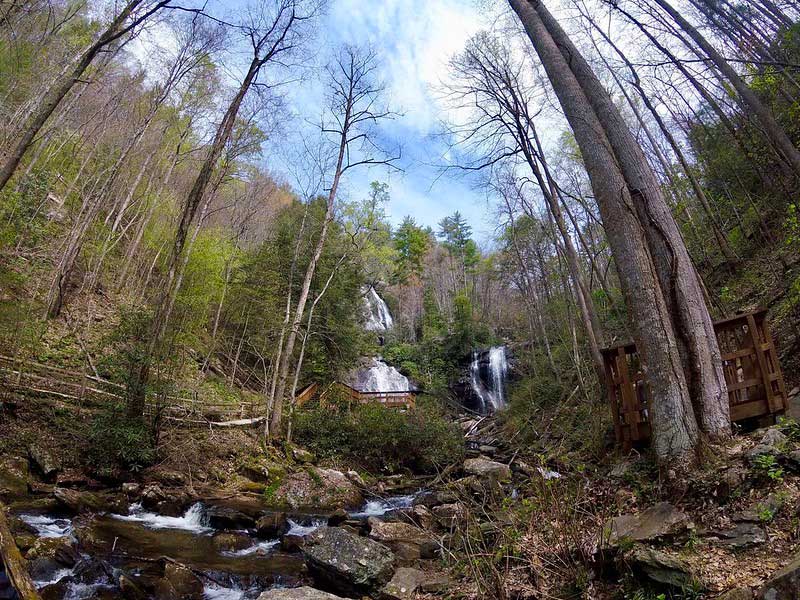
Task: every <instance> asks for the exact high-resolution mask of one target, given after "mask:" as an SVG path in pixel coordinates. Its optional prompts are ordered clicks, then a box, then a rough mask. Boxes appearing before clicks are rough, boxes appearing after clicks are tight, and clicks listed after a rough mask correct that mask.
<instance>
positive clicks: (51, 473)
mask: <svg viewBox="0 0 800 600" xmlns="http://www.w3.org/2000/svg"><path fill="white" fill-rule="evenodd" d="M28 457H29V458H30V460H31V463H33V466H34V467H36V470H37V471H39V473H41V474H42V475H43V476H44V477H45V478H46V479H51V478H55V476H56V474H57V473H58V472H59V471H61V469H62V465H61V461H60V460H59V459H58V457H56V456H54V455H53V454H52V453H51V452H50V450H48V449H47V448H45V447H44V446H43V445H41V444H31V445H30V446H28Z"/></svg>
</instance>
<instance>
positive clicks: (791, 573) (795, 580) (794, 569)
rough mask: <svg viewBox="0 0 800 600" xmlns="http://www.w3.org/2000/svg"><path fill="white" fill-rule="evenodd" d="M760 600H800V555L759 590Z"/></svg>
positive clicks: (758, 596) (757, 595)
mask: <svg viewBox="0 0 800 600" xmlns="http://www.w3.org/2000/svg"><path fill="white" fill-rule="evenodd" d="M756 597H757V598H758V599H759V600H797V598H800V554H798V555H797V556H795V557H794V559H793V560H792V562H790V563H789V564H788V565H786V566H785V567H784V568H783V569H781V570H780V571H778V572H777V573H775V574H774V575H773V576H772V577H770V578H769V580H768V581H767V582H766V583H765V584H764V586H763V587H762V588H761V589H760V590H758V593H757V594H756Z"/></svg>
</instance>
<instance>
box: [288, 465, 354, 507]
mask: <svg viewBox="0 0 800 600" xmlns="http://www.w3.org/2000/svg"><path fill="white" fill-rule="evenodd" d="M274 500H275V502H276V503H277V504H278V505H280V506H288V507H291V508H292V509H294V510H298V509H303V508H314V509H316V510H332V509H336V508H351V507H356V506H360V505H361V504H362V503H363V502H364V497H363V495H362V494H361V490H360V489H359V488H357V487H356V486H355V485H353V483H352V482H351V481H350V480H349V479H348V478H347V476H346V475H345V474H344V473H342V472H341V471H336V470H334V469H322V468H319V467H309V468H308V469H307V470H304V471H300V472H298V473H292V474H291V475H287V476H286V477H285V478H284V479H283V480H282V482H281V485H280V487H279V488H278V489H277V490H276V491H275V494H274Z"/></svg>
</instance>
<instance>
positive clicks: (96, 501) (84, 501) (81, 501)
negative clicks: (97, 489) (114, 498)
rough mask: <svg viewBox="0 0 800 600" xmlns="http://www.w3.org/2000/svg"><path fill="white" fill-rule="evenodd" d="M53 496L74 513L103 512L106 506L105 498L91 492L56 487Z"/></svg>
mask: <svg viewBox="0 0 800 600" xmlns="http://www.w3.org/2000/svg"><path fill="white" fill-rule="evenodd" d="M53 496H55V499H56V500H58V502H59V503H60V504H62V505H63V506H65V507H66V508H68V509H69V510H71V511H72V512H75V513H82V512H104V511H105V510H106V509H107V508H108V503H107V502H106V500H105V499H103V498H101V497H100V496H99V495H97V494H93V493H91V492H81V491H78V490H71V489H67V488H56V489H55V490H54V491H53Z"/></svg>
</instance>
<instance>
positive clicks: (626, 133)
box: [529, 0, 731, 437]
mask: <svg viewBox="0 0 800 600" xmlns="http://www.w3.org/2000/svg"><path fill="white" fill-rule="evenodd" d="M529 4H530V6H531V7H534V6H535V12H536V13H537V14H538V15H539V17H540V19H541V21H542V24H543V26H544V27H545V28H546V29H547V30H548V32H549V33H550V34H551V36H552V39H553V40H554V42H555V43H556V45H557V48H558V49H559V52H560V53H561V55H562V57H563V59H564V60H565V61H566V62H567V63H568V67H569V68H570V70H571V71H572V73H573V74H574V76H575V79H576V80H577V81H578V85H579V86H580V87H581V89H582V90H583V92H584V94H585V96H584V97H586V98H587V100H588V102H589V103H590V106H591V107H592V109H593V112H594V114H595V115H596V117H597V119H598V121H599V123H600V124H601V127H602V128H603V131H604V132H605V134H606V136H607V138H606V139H607V140H608V142H609V143H610V144H611V151H612V153H613V155H614V156H615V157H616V160H617V161H618V164H619V167H620V169H621V171H622V174H623V176H624V178H625V181H626V184H627V187H628V189H629V190H630V195H631V197H632V199H633V200H634V202H633V204H632V207H633V208H634V210H635V211H636V214H637V216H638V221H639V223H640V224H641V226H642V228H643V230H644V234H645V239H646V241H647V246H648V248H649V251H650V256H651V259H652V261H653V263H654V264H655V266H656V274H657V277H658V281H659V283H660V287H661V290H662V292H663V295H664V300H665V302H666V306H667V310H668V314H669V316H670V321H671V322H672V330H673V332H674V334H675V336H676V341H677V343H678V344H679V348H680V350H681V355H682V362H683V370H684V373H685V378H686V381H687V383H688V386H689V391H690V395H691V398H692V402H693V405H694V410H695V413H696V415H697V421H698V423H699V424H700V427H701V428H702V429H703V430H704V431H705V432H706V433H707V434H709V435H710V436H712V437H728V436H730V434H731V424H730V405H729V403H728V393H727V385H726V383H725V377H724V374H723V371H722V355H721V353H720V350H719V345H718V343H717V338H716V334H715V333H714V325H713V322H712V320H711V315H710V314H709V312H708V308H707V306H706V303H705V299H704V295H703V289H702V285H701V283H700V278H699V277H698V275H697V272H696V270H695V268H694V265H693V264H692V261H691V258H690V257H689V253H688V251H687V249H686V245H685V244H684V241H683V239H682V237H681V234H680V231H679V230H678V227H677V224H676V223H675V220H674V218H673V217H672V213H671V211H670V209H669V206H668V205H667V203H666V201H665V200H664V195H663V192H662V190H661V186H660V184H659V182H658V180H657V178H656V176H655V174H654V173H653V170H652V168H651V167H650V164H649V163H648V161H647V158H646V157H645V155H644V152H643V151H642V148H641V146H640V145H639V143H638V142H637V141H636V138H635V137H634V136H633V134H632V133H631V131H630V129H629V128H628V125H627V123H626V122H625V120H624V118H623V117H622V114H621V113H620V112H619V109H618V108H617V106H616V105H615V104H614V101H613V100H612V98H611V96H610V95H609V93H608V91H607V90H606V89H605V88H604V87H603V85H602V83H601V82H600V80H599V79H598V78H597V76H596V75H595V73H594V71H593V70H592V68H591V67H590V65H589V64H588V63H587V62H586V60H585V59H584V58H583V56H582V55H581V54H580V52H579V51H578V49H577V48H576V47H575V45H574V44H573V43H572V41H571V40H570V39H569V37H568V36H567V34H566V33H565V32H564V30H563V29H562V28H561V26H560V25H559V24H558V22H557V21H556V20H555V19H554V18H553V16H552V15H551V14H550V13H549V12H548V11H547V9H546V7H545V6H544V4H543V3H542V2H541V1H538V0H537V1H531V2H529ZM604 223H605V224H606V226H607V223H606V221H605V219H604Z"/></svg>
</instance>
